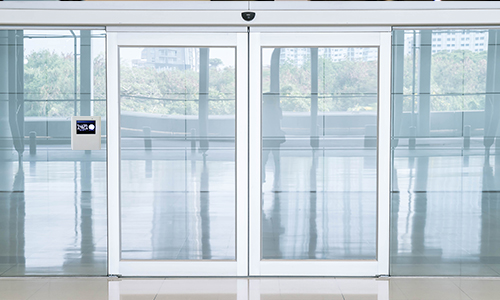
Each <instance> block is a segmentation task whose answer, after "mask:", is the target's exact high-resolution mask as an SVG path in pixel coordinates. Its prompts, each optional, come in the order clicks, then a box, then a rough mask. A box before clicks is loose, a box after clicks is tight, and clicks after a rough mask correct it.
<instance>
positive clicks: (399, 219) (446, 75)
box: [391, 29, 500, 276]
mask: <svg viewBox="0 0 500 300" xmlns="http://www.w3.org/2000/svg"><path fill="white" fill-rule="evenodd" d="M498 36H499V32H498V30H463V29H456V30H396V31H394V33H393V78H394V79H393V119H392V122H393V133H392V137H393V138H392V155H393V174H392V194H391V195H392V196H391V198H392V200H391V201H392V208H391V209H392V212H391V222H392V225H391V274H393V275H482V276H498V275H500V273H499V271H500V270H499V269H498V268H497V266H498V262H499V261H500V252H499V250H498V249H500V247H499V246H500V243H499V239H498V236H499V230H500V224H498V222H496V221H495V220H497V219H499V216H500V215H499V214H500V210H499V207H498V205H497V204H498V199H497V196H496V193H497V192H498V188H499V185H498V184H497V183H498V182H499V181H498V180H497V177H498V176H497V175H498V174H497V169H498V167H500V164H499V162H500V161H498V157H499V156H498V155H496V151H497V148H498V147H497V146H498V145H497V144H498V143H497V136H498V129H497V127H498V114H499V113H500V111H498V109H497V104H498V103H497V102H498V101H497V100H498V99H497V98H498V97H499V95H498V93H499V89H500V88H499V85H498V78H497V76H498V66H497V65H498V64H497V59H498V57H497V56H498V55H499V53H500V47H499V45H498ZM498 108H500V106H499V107H498Z"/></svg>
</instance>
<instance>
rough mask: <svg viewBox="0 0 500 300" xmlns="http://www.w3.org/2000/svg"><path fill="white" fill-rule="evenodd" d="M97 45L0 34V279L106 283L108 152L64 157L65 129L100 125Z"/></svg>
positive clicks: (100, 44) (62, 34) (93, 36)
mask: <svg viewBox="0 0 500 300" xmlns="http://www.w3.org/2000/svg"><path fill="white" fill-rule="evenodd" d="M104 45H105V34H104V31H99V30H25V31H23V30H0V129H1V130H0V206H1V207H0V220H1V221H0V233H1V234H0V276H21V275H40V274H43V275H105V274H106V268H107V267H106V232H107V230H106V180H105V176H106V163H105V161H106V156H105V155H106V154H105V153H106V150H105V149H103V150H100V151H92V152H91V151H88V152H83V151H72V150H71V147H70V130H69V128H70V122H69V118H70V117H71V116H73V115H81V114H83V115H96V116H103V117H105V116H106V110H105V107H106V106H105V98H104V94H105V80H104V74H105V64H104ZM103 127H105V126H103ZM102 134H103V135H104V136H105V132H103V133H102ZM103 144H104V145H105V141H104V142H103Z"/></svg>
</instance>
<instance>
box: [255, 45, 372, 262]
mask: <svg viewBox="0 0 500 300" xmlns="http://www.w3.org/2000/svg"><path fill="white" fill-rule="evenodd" d="M262 56H263V65H262V76H263V78H262V83H263V94H262V175H261V176H262V245H263V250H262V258H263V259H374V258H375V255H376V231H375V228H376V219H377V215H376V202H377V200H376V153H377V150H376V132H377V129H376V128H377V113H376V111H377V73H378V51H377V49H376V48H264V49H262Z"/></svg>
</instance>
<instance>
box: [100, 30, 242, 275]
mask: <svg viewBox="0 0 500 300" xmlns="http://www.w3.org/2000/svg"><path fill="white" fill-rule="evenodd" d="M131 30H134V31H123V30H120V27H116V28H109V27H108V28H107V41H106V46H107V62H106V64H107V98H108V101H107V111H108V115H107V117H108V122H107V126H108V128H107V130H108V131H107V132H108V175H107V180H108V274H110V275H122V276H247V275H248V33H247V29H246V27H240V28H228V29H227V30H220V28H219V29H214V30H211V29H210V28H201V29H197V28H188V29H186V28H182V29H175V28H173V29H170V30H168V29H165V28H161V29H158V30H151V28H147V29H143V30H141V29H140V27H137V28H136V29H131ZM223 31H226V32H223ZM142 46H144V47H234V48H235V49H236V78H237V80H236V158H237V159H236V161H235V164H236V173H235V174H236V178H237V180H236V186H235V190H236V194H235V196H236V211H235V217H236V224H235V225H236V260H234V261H233V260H231V261H224V260H213V261H211V260H179V261H177V260H122V259H121V258H120V256H121V255H120V254H121V247H120V245H121V244H120V228H121V224H120V100H119V95H120V94H119V77H120V76H119V47H142Z"/></svg>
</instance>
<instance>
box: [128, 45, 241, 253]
mask: <svg viewBox="0 0 500 300" xmlns="http://www.w3.org/2000/svg"><path fill="white" fill-rule="evenodd" d="M235 59H236V57H235V49H234V48H182V47H173V48H131V47H124V48H121V49H120V107H121V234H122V236H121V242H122V248H121V249H122V253H121V257H122V259H157V260H200V259H223V260H234V259H235V257H236V253H235V251H236V241H235V238H236V232H235V230H236V225H235V223H236V216H235V208H236V202H235V184H236V182H235V128H236V127H235V107H236V99H235V97H236V95H235V90H236V86H235V82H236V81H235Z"/></svg>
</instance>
